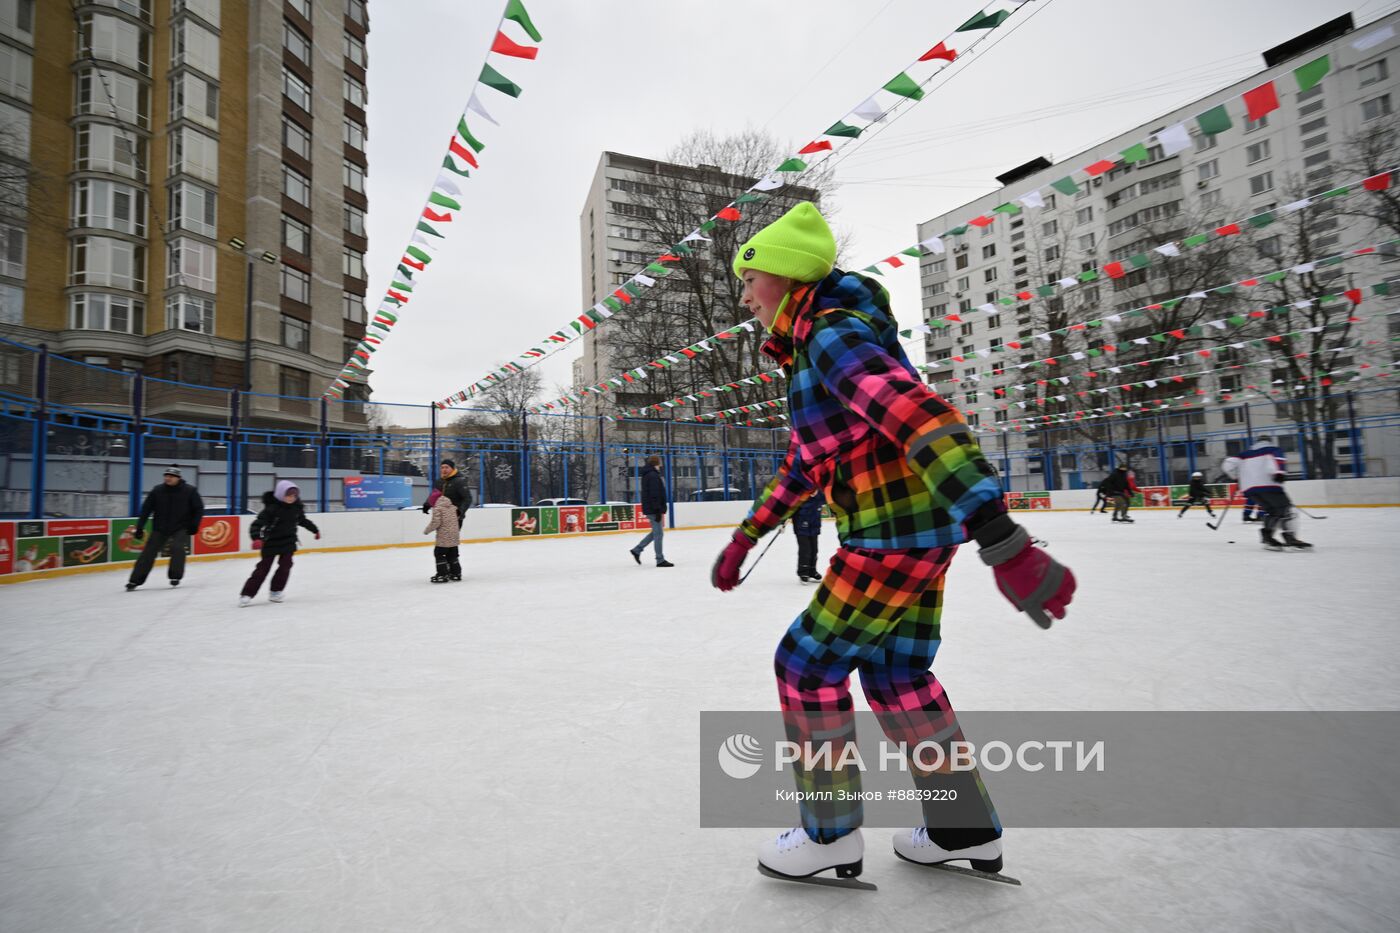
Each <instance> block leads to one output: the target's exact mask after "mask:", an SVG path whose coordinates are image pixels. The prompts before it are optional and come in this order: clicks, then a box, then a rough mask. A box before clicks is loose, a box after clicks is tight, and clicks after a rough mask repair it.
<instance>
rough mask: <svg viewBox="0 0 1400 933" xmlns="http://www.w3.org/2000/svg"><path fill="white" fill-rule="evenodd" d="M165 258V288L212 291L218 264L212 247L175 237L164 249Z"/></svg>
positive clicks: (185, 238) (216, 253) (216, 254)
mask: <svg viewBox="0 0 1400 933" xmlns="http://www.w3.org/2000/svg"><path fill="white" fill-rule="evenodd" d="M166 256H167V258H168V259H169V262H168V263H167V264H166V269H165V287H166V288H197V289H199V290H200V291H203V292H212V291H214V288H215V270H216V267H217V263H218V251H217V249H216V248H215V247H214V246H211V245H210V244H208V243H201V242H199V241H198V240H192V239H190V238H189V237H183V236H182V237H176V238H175V239H173V240H171V241H170V245H169V246H168V247H167V248H166Z"/></svg>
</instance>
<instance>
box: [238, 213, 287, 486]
mask: <svg viewBox="0 0 1400 933" xmlns="http://www.w3.org/2000/svg"><path fill="white" fill-rule="evenodd" d="M228 245H229V246H230V247H231V248H232V249H233V250H234V252H236V253H238V254H239V255H240V256H242V257H243V260H244V262H245V263H246V264H247V276H246V278H245V279H244V287H243V392H244V393H249V392H252V391H253V259H254V256H255V255H256V258H258V259H261V260H262V261H263V262H265V263H267V264H268V265H276V263H277V254H275V253H273V252H271V251H270V250H263V251H262V253H261V254H255V253H254V251H253V250H250V249H248V248H247V244H246V243H244V242H243V240H242V238H241V237H236V236H235V237H229V241H228ZM246 419H247V412H245V411H244V410H243V406H242V404H241V400H240V397H239V394H238V392H237V390H235V391H234V394H233V405H232V407H231V411H230V421H231V422H232V423H231V424H230V428H231V429H232V432H231V433H232V438H231V440H232V442H233V443H232V444H231V445H230V450H232V451H233V453H232V454H231V456H233V457H234V458H236V463H237V465H238V470H237V472H238V484H237V486H236V487H234V486H233V484H232V483H230V484H229V485H230V487H233V489H232V493H233V494H232V495H230V496H229V503H228V505H229V511H230V512H233V511H234V502H235V500H237V509H238V512H242V511H243V508H244V503H246V502H247V501H248V457H247V451H246V450H245V449H244V446H243V443H242V437H241V433H242V431H241V424H240V422H241V421H244V420H246ZM231 472H232V471H231Z"/></svg>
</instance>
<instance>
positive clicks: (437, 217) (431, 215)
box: [423, 207, 452, 224]
mask: <svg viewBox="0 0 1400 933" xmlns="http://www.w3.org/2000/svg"><path fill="white" fill-rule="evenodd" d="M423 216H424V217H425V218H427V219H428V220H431V221H433V222H435V223H440V224H444V223H447V224H450V223H451V222H452V214H451V213H450V212H448V211H444V212H443V213H441V214H439V213H437V212H436V211H434V210H433V209H432V208H431V207H425V208H423Z"/></svg>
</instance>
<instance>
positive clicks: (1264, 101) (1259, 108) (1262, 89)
mask: <svg viewBox="0 0 1400 933" xmlns="http://www.w3.org/2000/svg"><path fill="white" fill-rule="evenodd" d="M1244 106H1245V111H1246V115H1247V116H1248V117H1249V118H1250V119H1251V120H1258V119H1260V118H1262V117H1263V116H1264V115H1265V114H1269V113H1273V112H1274V111H1275V110H1277V109H1278V91H1276V90H1275V89H1274V82H1272V81H1266V82H1264V83H1263V84H1261V85H1259V86H1258V87H1257V88H1255V89H1254V90H1252V91H1245V92H1244Z"/></svg>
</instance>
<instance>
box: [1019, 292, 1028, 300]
mask: <svg viewBox="0 0 1400 933" xmlns="http://www.w3.org/2000/svg"><path fill="white" fill-rule="evenodd" d="M1016 297H1017V298H1018V299H1020V300H1021V301H1030V300H1031V293H1030V292H1017V293H1016Z"/></svg>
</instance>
